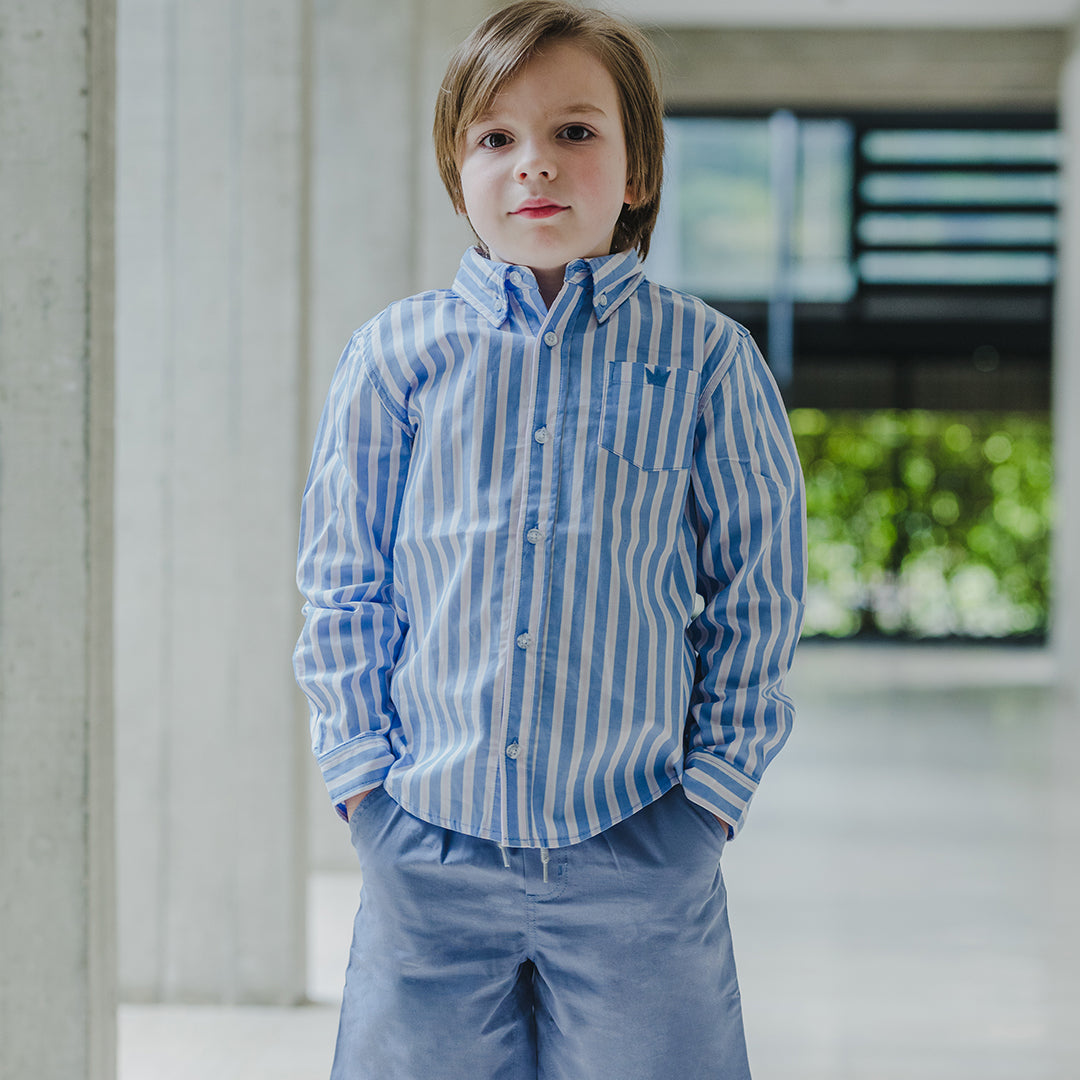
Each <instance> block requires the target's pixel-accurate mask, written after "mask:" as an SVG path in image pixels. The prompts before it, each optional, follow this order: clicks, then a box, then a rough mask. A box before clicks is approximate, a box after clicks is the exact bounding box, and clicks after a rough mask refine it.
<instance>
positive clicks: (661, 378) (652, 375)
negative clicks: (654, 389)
mask: <svg viewBox="0 0 1080 1080" xmlns="http://www.w3.org/2000/svg"><path fill="white" fill-rule="evenodd" d="M669 374H670V372H669V371H668V369H667V368H646V369H645V378H646V379H647V380H648V381H649V382H651V383H652V384H653V386H666V385H667V380H668V375H669Z"/></svg>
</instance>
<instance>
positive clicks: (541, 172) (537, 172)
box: [516, 147, 555, 180]
mask: <svg viewBox="0 0 1080 1080" xmlns="http://www.w3.org/2000/svg"><path fill="white" fill-rule="evenodd" d="M516 172H517V178H518V180H528V179H529V178H530V177H534V176H542V177H544V178H545V179H547V180H554V179H555V162H554V161H553V160H552V158H551V156H550V155H547V154H542V153H540V152H539V151H537V150H536V149H535V148H530V147H525V148H523V150H522V154H521V157H520V158H518V162H517V170H516Z"/></svg>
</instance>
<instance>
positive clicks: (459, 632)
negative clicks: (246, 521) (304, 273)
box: [295, 249, 805, 847]
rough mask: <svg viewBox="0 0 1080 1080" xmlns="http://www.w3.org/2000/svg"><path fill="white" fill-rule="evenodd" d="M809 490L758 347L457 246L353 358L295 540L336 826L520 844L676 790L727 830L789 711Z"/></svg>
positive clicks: (553, 841) (731, 333)
mask: <svg viewBox="0 0 1080 1080" xmlns="http://www.w3.org/2000/svg"><path fill="white" fill-rule="evenodd" d="M804 534H805V520H804V500H803V488H802V476H801V473H800V471H799V466H798V459H797V457H796V454H795V450H794V446H793V443H792V439H791V431H790V428H789V426H788V422H787V416H786V413H785V411H784V407H783V404H782V402H781V400H780V396H779V394H778V392H777V390H776V387H775V385H774V383H773V380H772V378H771V376H770V374H769V372H768V369H767V368H766V367H765V364H764V362H763V361H762V359H761V356H760V354H759V353H758V351H757V349H756V347H755V346H754V343H753V341H752V339H751V338H750V336H749V334H748V333H747V331H746V330H745V329H743V328H742V327H741V326H739V325H738V324H736V323H734V322H732V321H731V320H729V319H727V318H725V317H724V316H723V315H720V314H718V313H717V312H716V311H714V310H713V309H711V308H710V307H708V306H707V305H705V304H704V303H702V302H701V301H700V300H697V299H695V298H693V297H690V296H686V295H684V294H682V293H678V292H674V291H672V290H670V289H666V288H662V287H660V286H658V285H655V284H653V283H651V282H650V281H648V280H647V279H646V278H645V275H644V273H643V271H642V269H641V267H640V265H639V262H638V260H637V257H636V256H635V255H634V254H633V253H632V252H624V253H622V254H617V255H609V256H604V257H601V258H593V259H584V260H577V261H575V262H572V263H571V264H570V265H569V266H568V267H567V269H566V280H565V284H564V286H563V289H562V291H561V292H560V293H559V295H558V297H557V298H556V300H555V301H554V303H553V305H552V307H551V309H550V310H548V309H547V307H546V305H545V303H544V301H543V299H542V298H541V295H540V291H539V288H538V285H537V282H536V279H535V278H534V277H533V275H532V273H531V272H530V271H529V270H528V269H526V268H524V267H520V266H509V265H506V264H501V263H495V262H491V261H489V260H487V259H485V258H484V257H483V256H482V255H481V254H480V253H479V252H478V251H477V250H476V249H471V250H470V251H468V252H467V253H466V254H465V256H464V258H463V260H462V263H461V267H460V270H459V272H458V275H457V277H456V279H455V281H454V285H453V288H451V289H449V290H439V291H433V292H428V293H423V294H421V295H418V296H414V297H411V298H409V299H407V300H403V301H400V302H399V303H396V304H393V305H391V306H390V307H389V308H387V310H386V311H384V312H383V313H382V314H380V315H378V316H377V317H376V318H374V319H373V320H371V322H369V323H367V324H366V325H365V326H363V327H362V328H361V329H360V330H358V331H357V332H356V333H355V334H354V335H353V337H352V340H351V341H350V342H349V344H348V347H347V348H346V350H345V353H344V355H343V356H342V359H341V362H340V364H339V366H338V369H337V372H336V374H335V376H334V379H333V383H332V385H331V388H330V393H329V397H328V399H327V402H326V406H325V409H324V411H323V415H322V420H321V422H320V425H319V430H318V434H317V437H316V443H315V451H314V457H313V461H312V465H311V472H310V475H309V477H308V482H307V487H306V491H305V494H304V500H303V508H302V515H301V536H300V558H299V573H298V582H299V585H300V589H301V592H302V593H303V595H304V597H305V599H306V603H305V605H304V614H305V618H306V623H305V626H304V630H303V633H302V635H301V637H300V640H299V642H298V643H297V649H296V655H295V668H296V674H297V679H298V681H299V683H300V685H301V687H302V688H303V690H304V691H305V693H306V695H307V697H308V700H309V702H310V707H311V718H312V719H311V727H312V742H313V749H314V752H315V754H316V756H317V758H318V762H319V764H320V766H321V768H322V772H323V776H324V778H325V780H326V784H327V787H328V789H329V792H330V796H331V798H332V799H333V801H334V802H335V803H336V804H337V805H338V810H339V812H342V804H343V803H344V800H345V799H347V798H348V797H349V796H350V795H354V794H358V793H360V792H363V791H366V790H368V789H371V788H373V787H376V786H378V785H380V784H384V785H385V786H386V788H387V790H388V792H389V793H390V795H391V796H392V797H393V798H394V799H395V800H396V801H397V802H398V803H400V804H401V806H402V807H404V809H406V810H407V811H408V812H410V813H411V814H413V815H415V816H417V817H419V818H422V819H424V820H426V821H429V822H432V823H435V824H438V825H442V826H444V827H446V828H449V829H453V830H456V831H459V832H464V833H469V834H471V835H473V836H479V837H484V838H488V839H490V840H493V841H496V842H497V843H500V844H504V845H508V846H515V847H558V846H562V845H567V844H573V843H576V842H578V841H581V840H584V839H586V838H587V837H590V836H593V835H595V834H597V833H599V832H601V831H602V830H604V829H606V828H608V827H609V826H611V825H613V824H615V823H616V822H618V821H620V820H621V819H623V818H625V817H627V816H629V815H630V814H633V813H634V812H635V811H637V810H639V809H641V807H643V806H645V805H647V804H648V803H650V802H652V801H653V800H655V799H657V798H659V797H660V796H661V795H662V794H664V792H666V791H667V790H669V789H670V788H671V787H673V786H674V785H675V784H677V783H679V782H680V781H681V782H682V784H683V785H684V788H685V790H686V794H687V795H688V797H689V798H690V799H692V800H693V801H694V802H696V803H698V804H699V805H701V806H702V807H704V808H706V809H707V810H710V811H712V812H713V813H715V814H717V815H718V816H720V817H721V818H723V819H724V820H725V821H726V822H727V823H728V825H729V832H730V833H731V835H734V833H735V832H736V831H737V830H738V829H739V827H740V826H741V824H742V822H743V818H744V815H745V814H746V810H747V806H748V805H749V803H750V799H751V796H752V795H753V794H754V791H755V789H756V788H757V785H758V781H759V780H760V778H761V774H762V772H763V770H764V769H765V767H766V765H767V764H768V762H769V760H770V759H771V758H772V757H773V755H774V754H776V752H777V751H778V750H779V749H780V747H781V746H782V745H783V743H784V741H785V739H786V738H787V735H788V732H789V730H790V726H791V719H792V707H791V702H790V700H789V699H788V698H787V697H786V696H785V694H784V693H783V691H782V680H783V678H784V675H785V673H786V671H787V669H788V666H789V664H790V661H791V657H792V653H793V651H794V647H795V643H796V640H797V638H798V634H799V628H800V624H801V620H802V608H803V592H804V578H805V539H804Z"/></svg>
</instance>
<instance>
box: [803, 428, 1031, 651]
mask: <svg viewBox="0 0 1080 1080" xmlns="http://www.w3.org/2000/svg"><path fill="white" fill-rule="evenodd" d="M791 424H792V428H793V430H794V432H795V440H796V443H797V445H798V448H799V455H800V458H801V459H802V464H803V470H804V472H805V475H806V494H807V517H808V545H809V549H810V571H809V589H808V605H807V618H806V630H805V633H806V634H807V635H825V636H829V637H851V636H853V635H855V634H859V633H880V634H886V635H892V636H906V637H919V638H923V637H943V636H953V635H959V636H964V637H974V638H987V637H989V638H1003V637H1017V636H1031V635H1034V636H1039V635H1042V634H1045V632H1046V628H1047V622H1048V598H1049V573H1050V552H1049V545H1050V527H1051V519H1052V507H1051V486H1052V466H1051V431H1050V423H1049V420H1048V419H1047V418H1046V417H1038V416H1029V415H1002V414H997V413H939V412H922V411H912V412H898V411H878V412H847V411H845V412H822V411H819V410H817V409H795V410H793V411H792V413H791Z"/></svg>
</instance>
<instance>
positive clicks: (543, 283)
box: [529, 266, 566, 311]
mask: <svg viewBox="0 0 1080 1080" xmlns="http://www.w3.org/2000/svg"><path fill="white" fill-rule="evenodd" d="M529 269H531V270H532V272H533V276H534V277H535V278H536V283H537V284H538V285H539V286H540V295H541V296H542V297H543V298H544V304H545V305H546V306H547V308H548V310H549V311H550V310H551V305H552V304H554V303H555V297H557V296H558V295H559V293H560V292H562V287H563V282H564V281H565V280H566V267H565V266H560V267H557V268H556V269H554V270H534V269H533V268H532V267H530V268H529Z"/></svg>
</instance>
